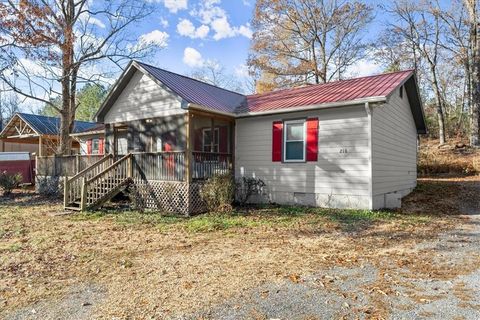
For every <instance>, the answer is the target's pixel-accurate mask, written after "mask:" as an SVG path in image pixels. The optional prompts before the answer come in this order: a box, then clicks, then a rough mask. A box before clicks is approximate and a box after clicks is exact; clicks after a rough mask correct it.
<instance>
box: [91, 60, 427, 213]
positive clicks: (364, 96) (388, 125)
mask: <svg viewBox="0 0 480 320" xmlns="http://www.w3.org/2000/svg"><path fill="white" fill-rule="evenodd" d="M97 120H98V121H99V122H102V123H105V148H106V151H107V153H114V154H121V155H123V154H128V153H131V152H133V153H155V152H159V151H163V152H177V153H178V154H179V155H182V157H181V158H175V159H174V158H173V155H169V156H168V157H170V158H165V157H164V158H161V159H160V158H155V159H157V160H155V161H160V162H155V161H153V160H151V159H150V158H148V159H150V160H148V161H147V160H145V159H147V158H145V157H146V156H143V158H142V156H138V155H135V156H134V159H135V163H136V167H135V168H134V169H132V170H138V174H137V173H134V174H132V175H130V174H128V176H132V177H134V179H133V180H134V181H136V182H135V183H137V184H138V185H140V184H145V188H146V189H145V192H144V193H143V194H144V195H145V196H144V197H145V203H147V204H148V205H146V206H147V207H148V206H150V207H154V208H158V209H162V205H161V204H160V202H162V201H163V202H165V201H167V200H165V199H166V197H167V196H165V193H164V191H165V190H164V189H165V188H166V187H165V181H167V180H168V181H171V180H175V181H182V182H183V184H179V183H178V182H177V183H176V184H175V188H179V190H180V188H181V189H182V190H189V191H187V196H186V197H185V198H182V199H183V200H178V199H175V201H172V200H168V202H169V204H171V203H172V202H178V203H179V206H180V207H181V206H186V208H187V209H186V210H187V213H190V212H193V209H190V207H191V206H192V202H195V201H197V200H195V199H196V198H195V197H197V196H198V195H194V196H193V195H192V193H191V192H192V190H196V189H198V188H197V185H195V183H196V181H200V180H201V179H204V178H207V177H209V176H211V175H212V174H214V173H218V172H224V171H225V170H228V169H229V168H231V167H233V170H234V173H235V176H236V177H242V176H248V177H256V178H260V179H262V180H264V182H265V183H266V189H267V192H266V194H265V195H261V196H258V197H256V198H255V199H254V200H255V202H275V203H279V204H300V205H311V206H325V207H335V208H357V209H378V208H384V207H398V206H400V199H401V198H402V197H403V196H405V195H406V194H408V193H409V192H411V191H412V190H413V188H414V187H415V186H416V176H417V164H416V160H417V134H424V133H426V126H425V120H424V114H423V109H422V105H421V100H420V96H419V92H418V88H417V82H416V77H415V72H414V71H412V70H407V71H401V72H395V73H388V74H381V75H376V76H370V77H362V78H356V79H351V80H344V81H338V82H331V83H327V84H320V85H311V86H306V87H302V88H296V89H290V90H281V91H275V92H271V93H266V94H258V95H251V96H245V95H242V94H239V93H235V92H232V91H228V90H224V89H221V88H218V87H215V86H212V85H209V84H206V83H203V82H201V81H198V80H194V79H191V78H188V77H185V76H182V75H178V74H175V73H172V72H169V71H165V70H162V69H159V68H156V67H153V66H150V65H147V64H144V63H140V62H132V63H130V64H129V66H128V67H127V68H126V70H125V71H124V73H123V74H122V76H121V78H120V79H119V80H118V81H117V83H116V84H115V86H114V87H113V89H112V91H111V92H110V94H109V95H108V97H107V99H106V101H105V103H104V104H103V105H102V107H101V108H100V110H99V112H98V113H97ZM212 133H213V134H212ZM175 157H177V156H175ZM183 157H185V158H183ZM127 158H128V156H127V157H125V159H127ZM158 159H160V160H158ZM162 159H163V160H162ZM165 159H167V160H165ZM168 159H170V160H168ZM178 159H180V160H178ZM125 161H126V160H125ZM162 161H163V162H162ZM120 163H121V161H120V162H118V164H116V166H117V167H121V165H120ZM147 164H148V170H147ZM142 166H143V167H142ZM122 168H123V167H122ZM160 169H161V170H163V171H161V172H157V171H155V170H160ZM108 170H112V169H110V168H109V169H108ZM108 170H107V171H108ZM122 170H124V169H122ZM152 170H153V171H155V174H153V173H151V171H152ZM107 171H106V172H105V174H107V173H108V172H107ZM122 172H123V171H122ZM165 172H170V173H169V174H166V173H165ZM173 173H175V176H174V178H172V177H173V175H172V174H173ZM113 176H115V177H117V178H118V173H117V174H115V175H113ZM135 179H137V180H135ZM125 181H126V180H125ZM89 183H94V182H92V181H90V182H89ZM122 183H124V182H123V181H122ZM185 186H187V187H185ZM188 186H192V187H190V188H188ZM91 188H92V190H94V187H93V186H92V187H91ZM115 188H116V187H112V188H111V191H108V190H107V191H105V192H106V193H109V195H110V194H113V193H114V191H116V189H115ZM169 188H170V187H169ZM167 189H168V188H167ZM139 190H140V191H139V192H140V193H142V191H141V189H139ZM168 190H172V189H168ZM87 192H89V191H87ZM92 192H93V191H92ZM188 192H189V193H188ZM168 194H174V192H171V191H169V193H168ZM178 194H179V199H180V198H181V196H180V191H178ZM102 197H103V198H102ZM168 197H169V196H168ZM182 197H183V194H182ZM90 198H93V197H91V196H90V195H89V196H88V197H87V199H90ZM98 199H100V200H101V199H106V196H105V195H101V196H99V197H98ZM185 199H186V200H185ZM100 200H98V201H97V202H92V203H91V206H92V207H94V206H97V205H99V204H100V202H99V201H100ZM177 200H178V201H177ZM102 201H103V200H102ZM185 201H186V202H185ZM88 205H90V204H88Z"/></svg>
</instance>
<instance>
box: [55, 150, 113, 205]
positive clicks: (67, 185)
mask: <svg viewBox="0 0 480 320" xmlns="http://www.w3.org/2000/svg"><path fill="white" fill-rule="evenodd" d="M112 158H113V155H112V154H107V155H105V156H104V157H103V158H101V159H100V160H98V161H97V162H95V163H94V164H92V165H91V166H88V167H87V168H85V169H83V170H82V171H80V172H79V173H77V174H76V175H74V176H73V177H71V178H70V179H68V177H67V176H65V177H64V182H63V183H64V191H63V203H64V206H65V207H66V206H67V205H69V204H70V203H71V202H73V201H75V200H76V199H71V195H72V194H71V193H72V192H71V186H72V185H73V184H74V183H75V182H77V180H79V179H81V178H84V177H85V176H86V175H87V174H88V173H89V172H91V171H93V170H95V169H96V168H97V167H99V166H100V165H102V164H103V163H105V162H106V161H108V160H109V159H112ZM77 187H79V189H80V188H81V184H80V185H78V186H77ZM80 192H81V190H73V198H75V196H76V195H77V193H78V195H80Z"/></svg>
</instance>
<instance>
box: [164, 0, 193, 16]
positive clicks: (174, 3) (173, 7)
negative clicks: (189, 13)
mask: <svg viewBox="0 0 480 320" xmlns="http://www.w3.org/2000/svg"><path fill="white" fill-rule="evenodd" d="M163 5H164V6H165V8H167V9H168V11H170V12H171V13H177V12H178V11H180V10H185V9H187V8H188V1H187V0H163Z"/></svg>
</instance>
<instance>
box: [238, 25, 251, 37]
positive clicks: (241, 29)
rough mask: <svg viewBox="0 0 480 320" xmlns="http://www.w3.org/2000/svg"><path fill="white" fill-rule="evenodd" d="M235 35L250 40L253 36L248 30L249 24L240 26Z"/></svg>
mask: <svg viewBox="0 0 480 320" xmlns="http://www.w3.org/2000/svg"><path fill="white" fill-rule="evenodd" d="M237 33H238V34H240V35H242V36H244V37H247V38H248V39H251V38H252V36H253V31H252V29H250V24H248V23H247V24H246V25H244V26H240V27H239V28H238V29H237Z"/></svg>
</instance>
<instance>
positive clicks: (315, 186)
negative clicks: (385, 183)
mask: <svg viewBox="0 0 480 320" xmlns="http://www.w3.org/2000/svg"><path fill="white" fill-rule="evenodd" d="M307 117H318V119H319V143H318V161H316V162H306V163H281V162H272V123H273V121H278V120H289V119H298V118H307ZM368 123H369V122H368V117H367V113H366V111H365V108H364V106H363V105H361V106H351V107H341V108H334V109H324V110H315V111H309V112H298V113H290V114H279V115H272V116H263V117H255V118H244V119H238V120H237V122H236V143H235V145H236V152H235V175H236V177H241V176H242V175H243V176H250V177H252V176H253V177H257V178H261V179H262V180H264V182H265V183H266V185H267V195H266V197H264V198H263V199H261V200H262V201H270V202H275V203H281V204H294V203H296V204H306V205H316V206H325V207H327V206H328V207H341V208H368V207H369V206H370V202H371V201H370V200H371V196H370V188H369V186H370V177H371V167H370V162H369V161H370V160H369V158H370V152H369V132H368ZM340 149H347V151H348V152H347V153H341V152H340Z"/></svg>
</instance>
